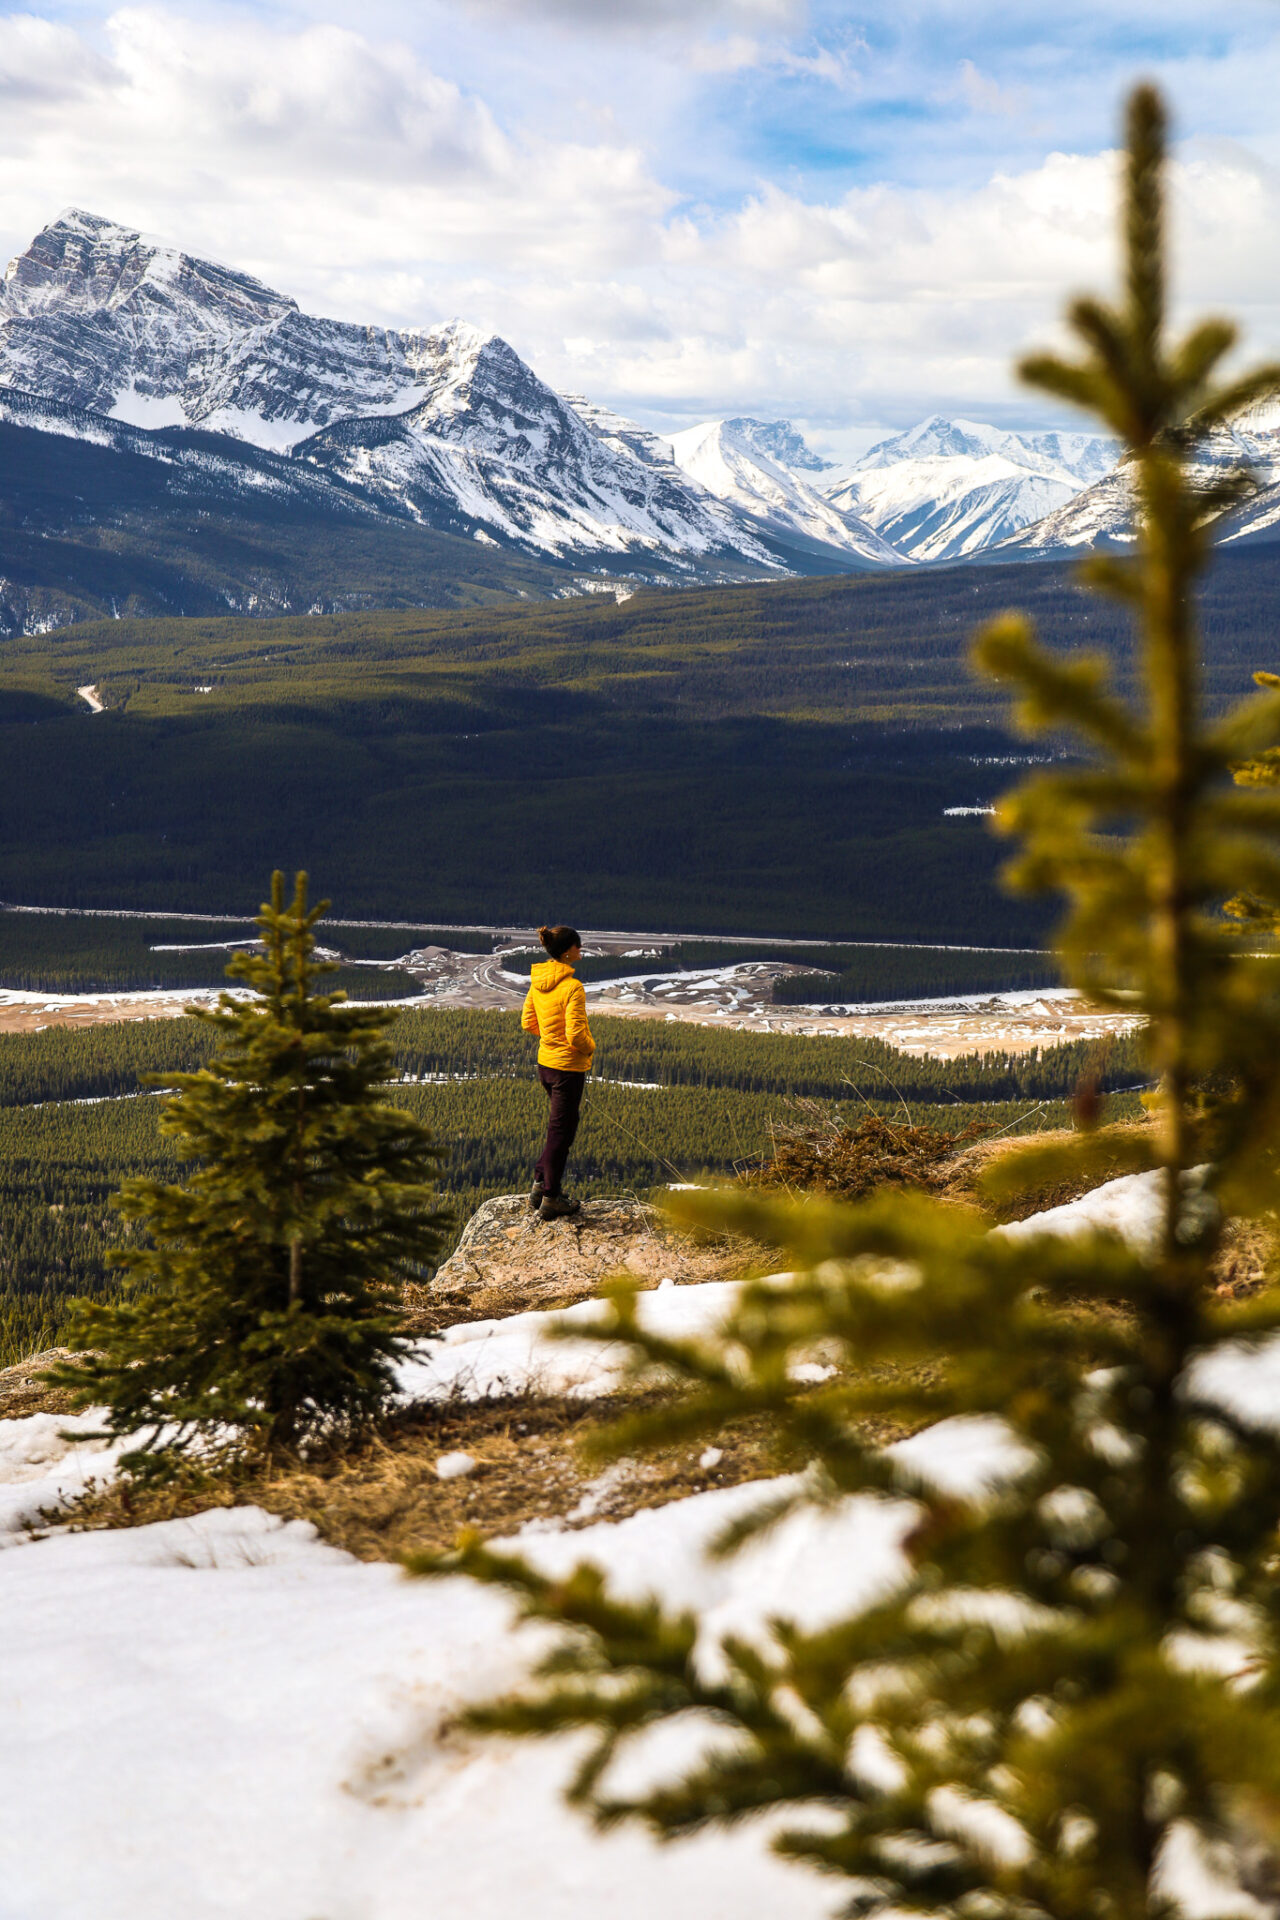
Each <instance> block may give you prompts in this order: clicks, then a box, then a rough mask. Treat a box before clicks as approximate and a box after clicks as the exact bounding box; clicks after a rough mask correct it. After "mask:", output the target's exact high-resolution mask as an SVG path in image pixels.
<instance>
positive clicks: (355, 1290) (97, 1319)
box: [51, 873, 445, 1468]
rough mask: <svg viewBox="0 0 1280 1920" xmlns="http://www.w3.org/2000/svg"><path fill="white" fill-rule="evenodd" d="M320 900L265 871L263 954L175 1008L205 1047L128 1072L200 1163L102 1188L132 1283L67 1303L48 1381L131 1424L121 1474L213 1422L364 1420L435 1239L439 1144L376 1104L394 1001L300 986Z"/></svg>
mask: <svg viewBox="0 0 1280 1920" xmlns="http://www.w3.org/2000/svg"><path fill="white" fill-rule="evenodd" d="M327 908H328V902H327V901H325V902H323V903H322V904H321V905H320V906H318V907H308V905H307V877H306V875H305V874H303V873H300V874H298V876H297V879H296V882H295V886H294V897H293V900H292V902H291V903H290V904H289V905H288V906H286V905H285V901H284V876H283V875H282V874H279V873H277V874H275V875H274V877H273V879H272V884H271V900H270V902H269V904H266V905H264V906H263V908H262V911H261V913H260V914H259V916H258V926H259V928H260V929H261V935H262V943H263V950H262V951H261V952H245V953H238V954H236V955H235V957H234V958H233V959H232V961H231V963H230V965H229V966H228V968H227V973H228V976H229V977H230V978H231V979H233V980H239V981H243V982H244V984H245V986H247V987H248V988H249V989H250V992H249V993H248V994H247V995H235V994H231V993H224V994H222V995H220V996H219V1001H218V1006H217V1007H216V1008H215V1009H213V1010H212V1011H206V1010H201V1009H192V1011H193V1013H194V1015H195V1018H197V1019H198V1020H200V1021H202V1022H203V1023H205V1024H206V1025H208V1026H210V1027H212V1028H213V1029H214V1031H215V1032H216V1033H217V1034H218V1035H219V1036H220V1038H221V1041H222V1045H221V1049H220V1051H219V1052H218V1053H217V1054H216V1055H215V1056H214V1058H213V1059H212V1060H211V1061H210V1063H209V1064H208V1066H206V1067H204V1068H202V1069H201V1070H200V1071H199V1072H198V1073H182V1074H177V1075H168V1076H160V1075H147V1076H146V1078H147V1079H149V1080H151V1081H153V1082H157V1083H160V1084H164V1085H169V1086H173V1085H176V1086H177V1088H178V1091H177V1093H176V1094H175V1095H174V1096H173V1098H172V1099H170V1100H169V1101H168V1102H167V1104H166V1107H165V1111H164V1117H163V1119H162V1120H161V1123H160V1130H161V1132H162V1134H164V1135H166V1136H167V1137H168V1138H169V1139H170V1140H172V1141H173V1142H175V1144H176V1146H177V1148H178V1151H179V1152H180V1154H182V1156H183V1157H184V1158H188V1157H189V1158H190V1159H192V1160H194V1161H195V1162H196V1167H195V1170H194V1171H193V1172H192V1173H191V1174H190V1175H189V1176H188V1178H187V1179H186V1180H185V1181H184V1182H183V1183H182V1184H181V1185H178V1186H165V1185H162V1184H161V1183H159V1182H158V1181H155V1180H149V1179H136V1180H131V1181H129V1182H128V1183H127V1184H126V1185H125V1186H124V1187H123V1189H122V1190H121V1192H120V1193H119V1194H118V1195H117V1196H116V1204H117V1206H118V1207H119V1209H120V1211H121V1212H122V1213H123V1214H124V1215H125V1217H126V1218H127V1219H129V1220H134V1221H137V1222H139V1223H140V1224H141V1225H142V1226H143V1227H144V1228H145V1229H146V1231H147V1233H148V1235H149V1236H150V1239H151V1242H152V1244H150V1245H148V1246H143V1247H135V1248H129V1249H126V1250H121V1251H118V1252H116V1253H114V1254H113V1255H111V1256H110V1258H111V1260H112V1263H113V1264H115V1265H117V1266H121V1267H123V1268H125V1269H126V1271H127V1273H128V1275H129V1278H130V1280H131V1281H132V1282H133V1286H132V1287H131V1288H130V1291H129V1293H128V1294H127V1295H126V1298H125V1299H124V1301H123V1302H121V1303H120V1304H117V1305H101V1304H89V1305H86V1306H84V1307H83V1308H82V1309H81V1310H80V1312H79V1314H78V1316H77V1318H76V1319H75V1321H74V1323H73V1325H72V1327H71V1329H70V1331H69V1334H68V1336H67V1337H68V1339H69V1341H70V1342H71V1344H72V1345H73V1346H76V1347H80V1348H87V1349H89V1350H90V1352H89V1357H88V1359H87V1360H86V1361H85V1362H84V1363H83V1364H81V1365H77V1366H74V1367H64V1368H60V1369H55V1371H54V1373H53V1374H52V1375H51V1377H52V1378H54V1379H56V1380H58V1381H59V1382H60V1383H61V1384H63V1385H66V1386H70V1387H72V1388H74V1390H75V1393H76V1398H77V1403H78V1404H79V1405H82V1406H102V1405H105V1406H106V1407H107V1408H108V1409H109V1418H108V1426H109V1428H110V1430H111V1431H112V1432H113V1433H116V1434H122V1435H134V1434H137V1435H138V1436H139V1438H140V1441H142V1444H141V1445H140V1447H139V1449H138V1450H137V1452H136V1453H135V1454H133V1455H131V1456H127V1457H126V1460H127V1464H128V1463H131V1464H133V1465H134V1466H135V1467H137V1468H140V1467H142V1466H143V1465H144V1464H145V1463H146V1461H147V1458H148V1455H150V1456H151V1457H152V1459H153V1460H161V1461H162V1460H164V1459H165V1458H166V1457H171V1456H172V1454H173V1453H174V1452H175V1451H176V1450H180V1449H181V1448H182V1447H184V1446H185V1445H187V1444H188V1443H189V1442H190V1440H191V1438H192V1437H193V1436H194V1435H195V1434H198V1433H202V1432H203V1433H204V1434H205V1436H206V1437H207V1436H208V1434H209V1431H210V1429H211V1428H224V1429H230V1430H232V1433H234V1434H238V1435H239V1436H240V1437H241V1438H244V1437H252V1438H253V1439H255V1440H256V1441H257V1442H258V1443H259V1444H261V1445H264V1446H266V1447H268V1448H272V1449H275V1448H280V1447H292V1446H295V1445H296V1444H297V1443H298V1442H299V1441H301V1440H304V1439H306V1438H307V1437H308V1436H311V1435H314V1434H317V1433H320V1432H324V1431H327V1430H332V1429H334V1428H337V1429H338V1430H339V1431H344V1430H349V1429H351V1428H353V1427H358V1426H360V1425H362V1424H364V1423H366V1422H367V1421H368V1420H369V1419H370V1418H371V1417H372V1416H373V1415H374V1414H376V1413H377V1412H378V1410H379V1409H380V1408H381V1407H382V1406H383V1404H384V1403H385V1401H386V1399H387V1396H388V1394H389V1392H390V1390H391V1385H392V1371H393V1362H394V1360H395V1358H396V1356H397V1354H398V1353H399V1352H400V1351H401V1350H402V1349H403V1346H404V1339H403V1336H402V1335H401V1334H400V1333H399V1331H398V1322H397V1317H396V1314H395V1307H396V1304H397V1294H398V1290H399V1284H400V1282H401V1281H402V1280H403V1279H405V1278H407V1277H409V1276H411V1275H412V1274H413V1273H414V1272H416V1271H417V1270H419V1269H420V1267H421V1266H422V1265H423V1264H424V1263H426V1262H427V1261H429V1260H430V1259H431V1258H432V1256H433V1255H434V1253H435V1252H436V1250H437V1248H438V1247H439V1245H440V1243H441V1239H442V1228H443V1225H444V1223H445V1215H444V1214H443V1213H442V1212H441V1211H440V1210H439V1209H438V1208H437V1206H436V1204H435V1192H434V1187H433V1185H432V1176H433V1174H434V1171H435V1167H436V1163H437V1161H438V1159H439V1157H440V1149H439V1148H438V1147H437V1146H435V1144H434V1143H433V1141H432V1138H431V1134H430V1132H429V1130H428V1129H427V1128H426V1127H425V1126H424V1125H423V1124H422V1122H421V1121H420V1120H417V1119H415V1118H414V1117H413V1115H412V1114H408V1113H405V1112H402V1111H401V1110H400V1109H399V1108H397V1107H394V1106H390V1105H388V1103H387V1100H386V1082H387V1081H388V1080H389V1079H390V1078H391V1074H392V1071H393V1067H392V1055H391V1047H390V1044H389V1042H388V1040H387V1028H388V1027H389V1026H390V1024H391V1022H392V1021H393V1020H394V1019H395V1013H394V1011H392V1010H390V1009H374V1008H371V1007H364V1006H360V1007H350V1006H346V1005H345V1004H344V1002H345V1000H346V995H345V994H344V993H332V994H326V993H323V992H321V991H318V990H317V986H318V982H319V980H320V979H321V978H322V977H323V975H324V974H325V973H326V972H329V971H332V968H331V967H330V965H329V963H327V962H320V961H317V960H316V959H315V958H314V949H315V934H314V931H313V929H314V928H315V925H316V922H317V921H318V920H320V919H321V918H322V916H323V915H324V913H325V912H326V911H327ZM148 1429H149V1432H148V1431H147V1430H148ZM144 1436H145V1437H144ZM224 1437H229V1436H224Z"/></svg>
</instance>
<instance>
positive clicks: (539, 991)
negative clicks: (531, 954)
mask: <svg viewBox="0 0 1280 1920" xmlns="http://www.w3.org/2000/svg"><path fill="white" fill-rule="evenodd" d="M529 977H530V979H531V980H532V981H533V985H532V986H531V987H530V988H529V991H528V993H527V994H526V995H525V1002H524V1012H523V1014H521V1016H520V1024H521V1026H522V1027H523V1028H524V1030H525V1032H526V1033H536V1034H537V1035H538V1038H539V1040H540V1041H541V1043H542V1044H541V1045H540V1046H539V1048H538V1065H539V1066H540V1067H559V1068H560V1069H561V1070H562V1071H563V1072H566V1073H590V1071H591V1056H592V1054H593V1053H594V1052H595V1050H596V1043H595V1041H594V1040H593V1039H592V1038H591V1029H590V1027H589V1026H588V1025H587V996H586V993H585V992H584V990H583V985H582V982H581V980H577V979H575V978H574V972H573V968H572V967H567V966H566V965H565V963H564V961H563V960H542V961H539V963H538V965H537V966H536V967H534V968H533V970H532V972H531V974H530V976H529Z"/></svg>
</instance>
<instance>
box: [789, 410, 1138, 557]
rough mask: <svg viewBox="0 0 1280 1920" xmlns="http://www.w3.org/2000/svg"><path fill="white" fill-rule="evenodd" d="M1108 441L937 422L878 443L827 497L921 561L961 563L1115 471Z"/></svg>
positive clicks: (934, 419) (829, 488)
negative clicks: (962, 560)
mask: <svg viewBox="0 0 1280 1920" xmlns="http://www.w3.org/2000/svg"><path fill="white" fill-rule="evenodd" d="M1114 458H1115V456H1114V452H1113V449H1112V447H1111V444H1110V442H1109V441H1107V440H1105V439H1103V438H1102V437H1100V436H1098V435H1093V434H1082V433H1055V432H1046V433H1014V432H1009V431H1006V430H1004V429H1002V428H999V427H990V426H985V425H982V424H980V423H979V422H977V421H972V420H947V419H943V418H942V417H941V416H939V415H936V414H935V415H933V416H932V417H931V418H930V419H928V420H925V421H922V422H921V424H920V425H919V426H917V427H912V428H911V429H910V430H909V431H908V432H906V433H900V434H895V435H893V436H892V437H891V438H890V439H887V440H882V441H880V442H879V443H878V444H877V445H876V446H874V447H872V448H871V449H870V451H869V452H868V453H866V454H865V455H864V456H863V458H862V459H861V460H860V461H858V463H857V464H856V466H855V467H854V469H853V470H852V472H851V473H848V474H846V475H842V476H839V477H834V476H833V477H832V479H830V480H829V481H828V483H827V486H826V488H825V489H824V491H825V492H826V494H827V497H828V498H829V499H830V501H831V503H832V505H833V506H835V507H837V508H839V509H841V510H843V511H845V512H848V513H854V514H857V515H858V516H860V518H861V519H862V520H863V521H864V522H865V523H866V524H867V525H869V526H871V527H873V528H874V529H875V530H876V532H877V533H879V534H880V535H881V536H882V537H883V538H884V539H885V540H886V541H888V542H889V543H890V544H891V545H892V546H894V547H895V548H896V549H897V550H898V551H899V552H901V553H903V554H905V555H907V556H909V557H910V558H911V559H913V560H959V559H965V558H968V557H969V556H971V555H973V554H976V553H979V552H981V551H983V550H984V549H985V548H987V547H990V546H994V545H996V544H997V543H998V542H1000V541H1002V540H1006V539H1008V538H1009V537H1010V536H1011V535H1014V534H1017V533H1018V532H1020V531H1021V530H1022V529H1023V528H1025V527H1029V526H1031V525H1033V524H1034V523H1036V522H1038V521H1041V520H1043V519H1044V517H1045V516H1046V515H1049V514H1053V513H1054V512H1056V511H1057V510H1058V509H1060V508H1064V507H1065V506H1066V505H1067V503H1068V502H1069V501H1071V500H1073V499H1074V498H1075V496H1076V495H1077V494H1079V493H1081V492H1082V490H1084V489H1085V488H1087V487H1089V486H1090V485H1091V483H1093V482H1096V481H1098V480H1100V479H1101V477H1102V476H1103V475H1104V474H1105V473H1106V472H1107V470H1108V469H1109V468H1110V467H1112V466H1113V464H1114Z"/></svg>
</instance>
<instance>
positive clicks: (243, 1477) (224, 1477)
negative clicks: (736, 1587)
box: [59, 1396, 896, 1560]
mask: <svg viewBox="0 0 1280 1920" xmlns="http://www.w3.org/2000/svg"><path fill="white" fill-rule="evenodd" d="M624 1404H625V1406H626V1408H627V1410H628V1411H631V1410H634V1408H635V1406H636V1405H637V1399H636V1397H635V1396H631V1397H629V1398H628V1399H627V1400H626V1401H625V1403H624V1402H623V1401H622V1400H621V1399H618V1400H612V1401H608V1402H595V1403H593V1404H592V1405H590V1406H589V1407H584V1406H583V1404H582V1402H581V1401H572V1400H568V1399H564V1398H554V1399H533V1398H529V1399H526V1400H505V1401H502V1402H499V1403H481V1404H474V1403H472V1404H458V1405H456V1406H443V1407H439V1408H433V1409H431V1410H427V1409H423V1408H417V1409H410V1410H409V1411H408V1412H406V1413H404V1414H403V1415H401V1416H399V1417H398V1418H396V1419H394V1420H392V1421H390V1422H389V1423H388V1424H387V1426H386V1427H385V1429H384V1430H383V1431H382V1432H381V1433H380V1434H378V1435H377V1436H376V1437H375V1438H373V1439H370V1440H368V1441H366V1442H364V1443H363V1444H362V1445H360V1446H358V1447H355V1448H352V1449H335V1450H334V1451H333V1452H332V1453H329V1454H325V1455H322V1456H319V1457H316V1458H312V1459H310V1460H304V1461H299V1460H290V1461H283V1462H278V1463H276V1464H275V1465H271V1466H268V1465H265V1464H263V1463H261V1462H258V1463H252V1462H240V1463H231V1464H226V1465H223V1466H221V1467H219V1468H216V1469H214V1470H201V1469H200V1468H199V1467H195V1466H193V1467H191V1468H188V1469H184V1470H183V1471H182V1472H180V1473H179V1475H178V1476H177V1477H176V1478H175V1479H173V1480H171V1481H168V1482H165V1483H162V1484H160V1485H147V1484H140V1483H136V1482H132V1483H131V1482H129V1481H117V1482H113V1483H112V1484H111V1485H109V1486H107V1487H104V1488H101V1489H99V1490H96V1491H94V1492H91V1493H89V1494H86V1495H85V1496H84V1497H83V1498H82V1499H81V1500H79V1501H77V1502H76V1503H75V1504H74V1505H73V1506H71V1507H70V1508H69V1509H67V1510H66V1511H65V1512H63V1513H62V1514H60V1515H59V1520H60V1522H61V1523H62V1524H70V1525H71V1526H72V1527H73V1528H85V1529H96V1528H101V1527H136V1526H147V1525H149V1524H150V1523H152V1522H153V1521H157V1520H175V1519H180V1518H187V1517H190V1516H191V1515H193V1514H197V1513H203V1512H206V1511H208V1509H210V1508H211V1507H232V1506H248V1505H253V1506H260V1507H264V1508H265V1509H266V1510H267V1511H268V1512H269V1513H276V1514H279V1515H281V1517H282V1518H285V1519H289V1520H309V1521H310V1522H311V1523H312V1524H313V1525H314V1526H315V1528H316V1530H317V1532H318V1533H319V1534H320V1535H321V1537H322V1538H323V1539H325V1540H327V1541H329V1542H330V1543H331V1544H332V1545H333V1546H336V1547H342V1548H344V1549H345V1550H346V1551H347V1552H348V1553H352V1554H354V1555H355V1556H356V1557H357V1558H358V1559H361V1560H398V1559H399V1558H400V1557H401V1556H402V1555H404V1554H406V1553H422V1552H436V1551H440V1550H441V1549H443V1548H446V1547H449V1546H451V1545H452V1544H453V1542H454V1541H455V1540H456V1538H457V1536H458V1534H459V1533H460V1532H461V1531H462V1530H463V1529H464V1528H475V1529H477V1530H478V1531H479V1532H481V1533H482V1534H485V1535H487V1536H491V1537H492V1536H495V1535H503V1534H509V1533H514V1532H516V1531H517V1530H518V1529H519V1528H520V1527H522V1526H524V1525H526V1524H527V1523H528V1522H529V1521H531V1520H550V1521H553V1522H556V1523H559V1524H562V1525H566V1526H568V1527H570V1528H574V1527H577V1526H586V1525H589V1524H590V1523H591V1522H593V1521H595V1520H600V1519H605V1518H608V1519H623V1518H625V1517H626V1515H628V1514H631V1513H635V1512H637V1511H638V1510H639V1509H640V1508H641V1507H658V1506H664V1505H666V1504H667V1502H668V1501H671V1500H682V1499H685V1498H686V1497H687V1496H688V1495H689V1494H693V1493H702V1492H705V1491H707V1490H708V1489H709V1488H712V1487H729V1486H738V1485H740V1484H741V1483H743V1482H744V1481H748V1480H759V1479H763V1478H765V1477H767V1476H768V1475H770V1474H774V1473H777V1472H778V1471H779V1469H780V1467H782V1466H784V1465H786V1464H787V1463H786V1462H784V1461H781V1460H780V1459H779V1458H778V1456H777V1454H776V1453H775V1452H774V1451H773V1450H772V1448H771V1446H770V1443H769V1439H768V1435H767V1432H766V1430H765V1427H764V1425H763V1423H762V1422H758V1421H757V1422H742V1423H739V1425H738V1426H736V1427H735V1428H734V1429H733V1430H732V1431H731V1432H729V1433H727V1434H725V1435H724V1436H722V1437H721V1438H720V1440H719V1441H718V1443H717V1451H718V1452H719V1453H720V1456H721V1457H720V1458H719V1460H717V1461H715V1462H714V1463H711V1464H708V1465H705V1466H704V1465H702V1464H701V1461H702V1458H703V1455H704V1451H705V1450H704V1448H703V1446H702V1445H701V1444H698V1445H694V1446H692V1447H672V1448H668V1449H664V1450H662V1451H661V1452H659V1453H656V1454H654V1455H650V1456H646V1457H645V1458H643V1459H628V1460H624V1461H620V1462H618V1464H617V1465H616V1466H615V1467H612V1468H608V1469H606V1470H605V1472H604V1473H603V1474H601V1473H600V1472H599V1471H598V1470H597V1469H596V1468H594V1467H589V1466H587V1465H586V1464H584V1462H583V1460H582V1459H581V1457H580V1453H579V1443H580V1442H581V1441H582V1440H583V1438H584V1437H585V1436H586V1434H587V1433H588V1432H590V1431H591V1430H592V1429H593V1428H594V1427H596V1426H597V1425H598V1424H600V1423H601V1422H602V1421H603V1420H607V1419H608V1418H609V1417H610V1415H611V1414H617V1413H618V1412H620V1411H621V1410H622V1408H623V1406H624ZM894 1431H896V1430H893V1429H890V1428H888V1427H886V1428H885V1437H886V1438H888V1437H891V1434H892V1433H893V1432H894ZM455 1452H456V1453H469V1454H471V1455H472V1456H473V1458H474V1459H475V1460H476V1462H477V1466H476V1469H475V1471H474V1472H473V1473H471V1474H469V1475H467V1476H466V1477H465V1478H460V1479H456V1480H441V1479H439V1478H438V1476H437V1474H436V1462H437V1460H439V1458H440V1457H441V1455H442V1454H447V1453H455Z"/></svg>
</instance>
